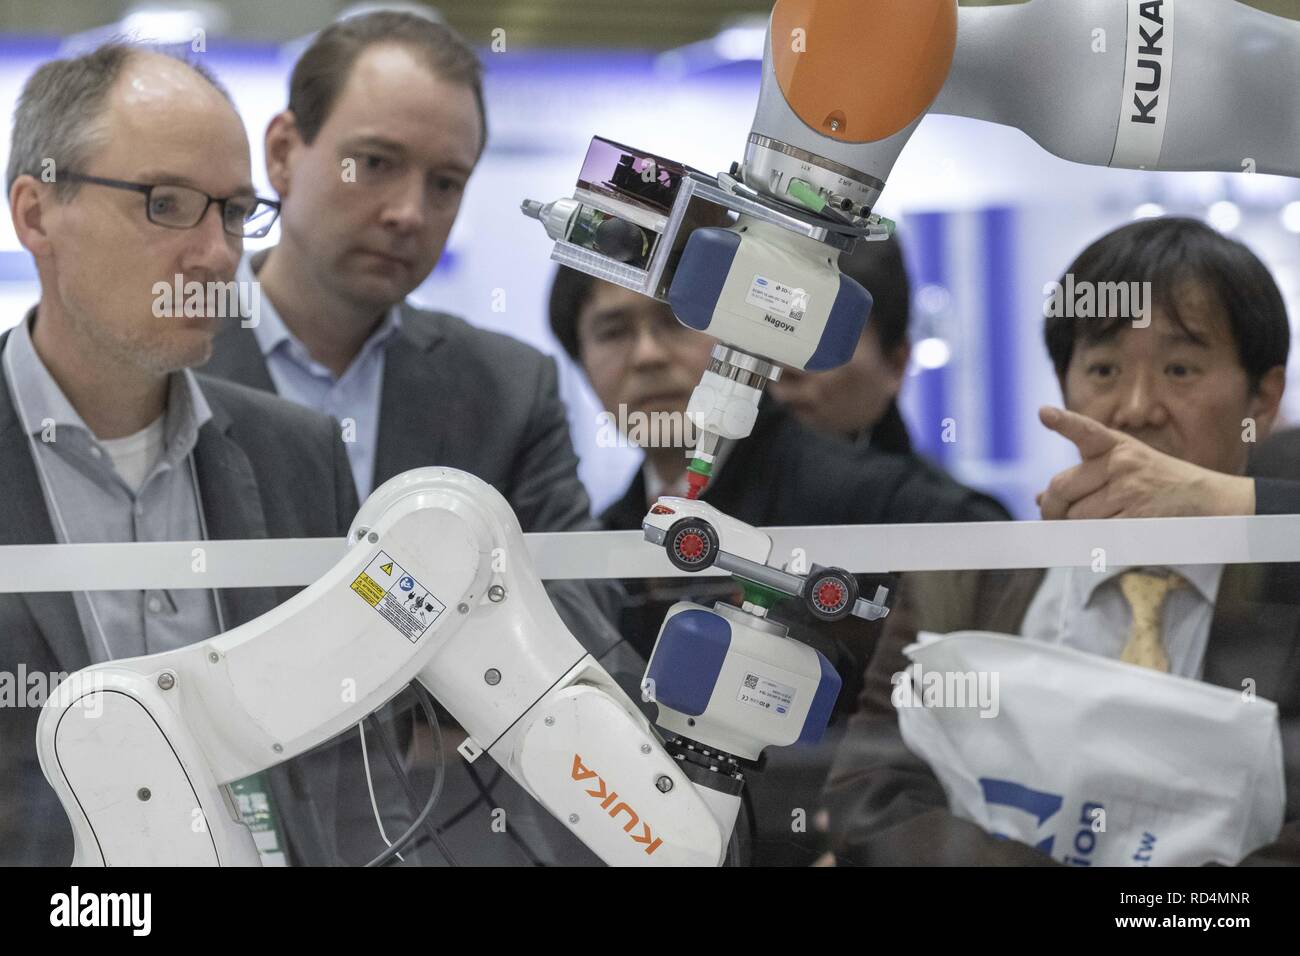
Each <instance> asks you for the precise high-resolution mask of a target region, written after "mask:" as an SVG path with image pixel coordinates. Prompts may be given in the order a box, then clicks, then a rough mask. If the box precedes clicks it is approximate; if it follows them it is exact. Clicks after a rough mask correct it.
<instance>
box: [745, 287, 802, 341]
mask: <svg viewBox="0 0 1300 956" xmlns="http://www.w3.org/2000/svg"><path fill="white" fill-rule="evenodd" d="M745 301H746V302H748V303H749V304H750V305H752V306H755V307H757V308H760V309H762V310H763V318H762V319H761V320H760V321H762V322H764V323H766V324H767V325H770V326H772V327H773V328H774V329H776V330H777V331H779V332H786V333H793V332H794V331H795V329H797V328H798V325H797V324H796V323H798V322H801V321H802V320H803V317H804V315H805V313H807V311H808V293H807V292H805V291H804V290H803V289H796V288H793V287H791V286H788V285H785V284H784V283H781V282H777V281H776V280H775V279H769V278H768V277H767V276H760V275H755V276H754V278H753V280H752V281H751V282H750V283H749V291H748V292H747V293H746V294H745Z"/></svg>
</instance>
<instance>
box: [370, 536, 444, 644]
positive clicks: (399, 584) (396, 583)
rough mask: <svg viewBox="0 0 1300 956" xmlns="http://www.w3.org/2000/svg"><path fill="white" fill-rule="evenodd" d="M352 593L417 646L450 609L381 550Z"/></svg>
mask: <svg viewBox="0 0 1300 956" xmlns="http://www.w3.org/2000/svg"><path fill="white" fill-rule="evenodd" d="M352 590H353V591H356V592H357V593H358V594H360V595H361V597H362V598H364V599H365V602H366V603H367V604H369V605H370V606H371V607H373V608H374V609H375V610H376V611H378V612H379V613H380V614H381V615H382V616H383V618H384V620H386V621H387V622H388V623H389V624H391V625H393V627H395V628H397V629H398V630H399V631H401V632H402V634H403V635H404V636H405V637H406V639H407V640H408V641H410V642H411V643H412V644H414V643H415V642H416V641H418V640H419V639H420V638H421V637H422V636H423V634H424V632H425V631H427V630H428V629H429V627H430V626H431V625H432V624H433V622H434V621H436V620H438V616H439V615H440V614H442V612H443V611H445V610H447V605H445V604H443V603H442V602H441V601H439V600H438V599H437V598H436V597H434V596H433V592H431V591H430V590H429V589H428V588H426V587H424V586H423V585H422V584H420V582H419V581H417V580H415V578H413V577H412V576H411V575H409V574H407V573H406V572H405V571H404V570H403V569H402V566H401V565H400V564H398V563H397V562H396V561H394V560H393V559H392V558H390V557H389V556H388V555H387V554H385V553H384V552H383V551H380V552H379V553H378V554H377V555H375V557H374V558H373V559H372V560H371V562H370V564H369V565H367V566H366V569H365V570H364V571H362V572H361V573H360V574H359V575H357V579H356V580H355V581H353V582H352Z"/></svg>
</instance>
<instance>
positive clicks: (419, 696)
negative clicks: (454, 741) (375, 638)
mask: <svg viewBox="0 0 1300 956" xmlns="http://www.w3.org/2000/svg"><path fill="white" fill-rule="evenodd" d="M411 686H412V687H414V688H415V696H416V700H418V701H419V703H420V707H421V708H422V709H423V710H424V716H425V719H426V720H428V721H429V726H430V727H431V728H432V729H433V735H434V755H435V762H434V771H433V786H432V787H431V788H430V790H429V799H428V800H427V801H426V802H425V804H424V809H422V810H421V811H420V814H419V816H417V817H416V818H415V820H414V821H413V822H412V823H411V825H410V826H409V827H407V828H406V832H405V833H403V834H402V835H401V836H400V837H398V838H397V839H396V840H395V841H394V842H393V844H392V846H390V847H388V848H387V849H386V850H384V851H383V852H382V853H380V854H379V855H378V856H377V857H375V858H374V859H373V860H371V861H370V862H369V863H367V864H366V866H382V865H383V864H385V863H387V862H388V861H389V860H391V859H393V857H395V856H396V855H397V854H398V853H399V852H400V851H401V849H402V848H403V847H404V846H406V844H407V843H409V842H410V841H411V838H412V837H413V836H414V835H415V833H416V832H417V831H418V830H420V828H421V827H423V826H424V821H425V820H427V819H428V817H429V814H430V813H432V812H433V808H434V806H435V805H436V804H437V803H438V798H439V797H440V796H442V787H443V784H444V783H445V782H446V779H447V768H446V766H445V764H444V762H443V758H442V730H441V729H440V728H439V727H438V722H437V720H436V719H434V716H433V707H432V703H433V702H432V701H431V700H430V699H429V692H428V691H426V690H425V689H424V686H423V685H422V684H420V683H419V682H418V681H413V682H412V684H411ZM438 842H439V843H441V840H439V841H438ZM440 848H441V847H440ZM444 852H445V851H444Z"/></svg>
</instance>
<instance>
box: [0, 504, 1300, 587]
mask: <svg viewBox="0 0 1300 956" xmlns="http://www.w3.org/2000/svg"><path fill="white" fill-rule="evenodd" d="M763 530H764V531H766V532H767V533H768V534H770V535H771V536H772V540H773V545H774V547H773V552H772V562H773V563H775V564H778V565H779V564H782V563H784V562H785V561H787V560H789V558H790V556H791V554H792V552H793V550H794V549H795V548H802V549H803V551H804V555H805V558H806V561H807V563H808V564H813V563H816V564H822V565H836V566H838V567H842V568H845V569H846V570H849V571H854V572H859V573H861V572H868V573H870V572H885V571H958V570H968V569H986V568H987V569H992V568H1047V567H1088V566H1091V565H1092V564H1093V562H1094V561H1095V560H1096V558H1097V554H1098V552H1097V549H1101V550H1102V551H1103V552H1104V554H1105V562H1106V565H1107V566H1108V567H1116V566H1129V565H1162V564H1243V563H1244V564H1254V563H1269V562H1277V561H1300V515H1264V516H1256V517H1250V518H1134V519H1123V520H1107V521H997V522H975V523H969V524H892V525H836V526H824V527H800V528H764V529H763ZM524 539H525V540H526V541H527V542H528V548H529V551H530V552H531V553H532V557H533V562H534V564H535V565H536V567H537V570H538V572H539V573H540V574H541V576H542V577H543V578H544V579H547V580H554V579H559V578H587V579H593V578H646V577H656V578H658V577H675V576H678V575H682V574H685V573H686V572H683V571H678V570H677V569H676V568H674V567H673V566H672V565H671V564H669V563H668V559H667V557H666V556H665V555H664V552H663V549H662V548H657V547H654V546H652V545H650V544H647V543H646V542H645V540H644V539H643V538H642V536H641V532H639V531H583V532H567V533H555V532H552V533H545V534H526V535H524ZM723 546H724V547H725V546H726V542H725V541H724V542H723ZM342 554H343V539H342V538H279V539H270V540H254V541H181V542H162V543H144V544H66V545H64V544H44V545H9V546H5V547H0V593H3V592H34V591H69V590H72V591H102V590H148V589H151V588H239V587H286V586H301V585H306V584H310V583H311V582H312V581H314V580H316V579H317V578H318V577H320V576H321V575H322V574H324V573H325V571H326V570H327V569H328V568H329V567H331V566H332V565H333V564H334V562H335V561H337V560H338V559H339V557H340V556H341V555H342ZM200 558H201V561H200ZM507 560H508V556H507ZM702 573H704V574H709V575H720V574H722V573H723V572H720V571H718V570H716V569H711V570H709V571H705V572H702Z"/></svg>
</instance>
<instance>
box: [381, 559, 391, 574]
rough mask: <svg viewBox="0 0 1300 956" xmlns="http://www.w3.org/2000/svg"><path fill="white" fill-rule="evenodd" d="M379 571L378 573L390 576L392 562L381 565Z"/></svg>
mask: <svg viewBox="0 0 1300 956" xmlns="http://www.w3.org/2000/svg"><path fill="white" fill-rule="evenodd" d="M379 570H380V571H383V572H384V573H385V574H392V573H393V562H392V561H389V562H388V563H387V564H381V565H380V566H379Z"/></svg>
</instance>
